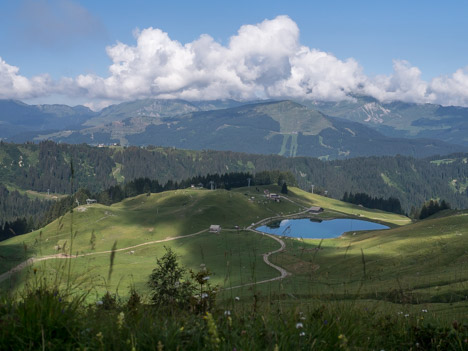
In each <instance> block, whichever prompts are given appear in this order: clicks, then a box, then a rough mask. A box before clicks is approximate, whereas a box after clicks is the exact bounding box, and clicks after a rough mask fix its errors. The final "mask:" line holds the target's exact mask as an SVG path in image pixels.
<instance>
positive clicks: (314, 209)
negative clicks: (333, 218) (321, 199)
mask: <svg viewBox="0 0 468 351" xmlns="http://www.w3.org/2000/svg"><path fill="white" fill-rule="evenodd" d="M308 211H309V212H310V213H321V212H323V208H322V207H318V206H312V207H311V208H309V210H308Z"/></svg>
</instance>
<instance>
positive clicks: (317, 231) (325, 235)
mask: <svg viewBox="0 0 468 351" xmlns="http://www.w3.org/2000/svg"><path fill="white" fill-rule="evenodd" d="M388 228H389V227H387V226H386V225H383V224H379V223H374V222H369V221H362V220H359V219H341V218H340V219H331V220H326V221H318V220H315V219H314V220H311V219H309V218H302V219H284V220H282V221H281V222H279V221H278V222H275V223H270V224H269V225H263V226H261V227H257V228H256V229H257V230H259V231H261V232H264V233H268V234H274V235H280V236H289V237H292V238H304V239H329V238H337V237H339V236H340V235H342V234H343V233H345V232H355V231H359V230H381V229H388Z"/></svg>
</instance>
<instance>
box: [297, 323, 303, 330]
mask: <svg viewBox="0 0 468 351" xmlns="http://www.w3.org/2000/svg"><path fill="white" fill-rule="evenodd" d="M299 328H304V324H302V323H296V329H299Z"/></svg>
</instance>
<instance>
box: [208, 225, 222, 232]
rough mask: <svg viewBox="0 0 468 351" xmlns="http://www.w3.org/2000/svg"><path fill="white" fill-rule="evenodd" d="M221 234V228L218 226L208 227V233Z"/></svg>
mask: <svg viewBox="0 0 468 351" xmlns="http://www.w3.org/2000/svg"><path fill="white" fill-rule="evenodd" d="M220 232H221V226H220V225H219V224H212V225H210V233H216V234H219V233H220Z"/></svg>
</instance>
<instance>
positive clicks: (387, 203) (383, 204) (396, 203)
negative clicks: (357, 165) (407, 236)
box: [342, 191, 403, 214]
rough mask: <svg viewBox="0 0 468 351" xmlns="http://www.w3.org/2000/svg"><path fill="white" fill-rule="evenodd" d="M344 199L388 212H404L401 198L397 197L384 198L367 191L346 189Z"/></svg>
mask: <svg viewBox="0 0 468 351" xmlns="http://www.w3.org/2000/svg"><path fill="white" fill-rule="evenodd" d="M342 201H345V202H349V203H352V204H355V205H362V206H364V207H367V208H374V209H377V210H382V211H386V212H393V213H397V214H403V209H402V208H401V203H400V200H398V199H397V198H395V197H389V198H388V199H384V198H383V197H379V198H377V197H372V196H369V195H367V194H366V193H356V194H353V193H349V194H348V192H347V191H346V192H345V193H344V195H343V198H342Z"/></svg>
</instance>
